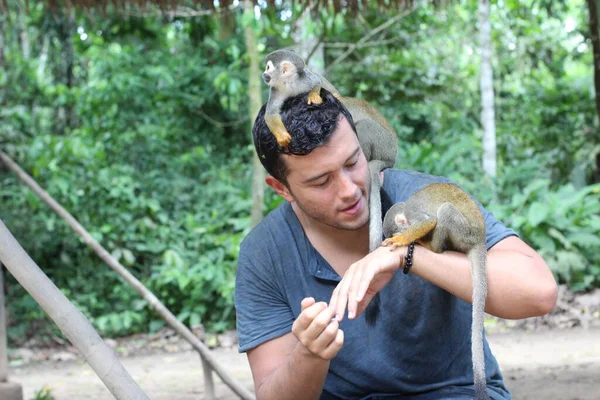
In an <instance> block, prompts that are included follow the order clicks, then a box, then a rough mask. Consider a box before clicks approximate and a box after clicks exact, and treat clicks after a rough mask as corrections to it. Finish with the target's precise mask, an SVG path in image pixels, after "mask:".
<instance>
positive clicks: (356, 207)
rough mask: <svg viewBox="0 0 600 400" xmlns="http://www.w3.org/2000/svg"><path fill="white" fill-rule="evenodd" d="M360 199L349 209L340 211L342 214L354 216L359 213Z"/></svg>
mask: <svg viewBox="0 0 600 400" xmlns="http://www.w3.org/2000/svg"><path fill="white" fill-rule="evenodd" d="M360 206H361V199H358V200H356V202H355V203H354V204H352V205H351V206H350V207H347V208H344V209H342V210H341V212H343V213H344V214H349V215H354V214H356V213H358V212H359V211H360Z"/></svg>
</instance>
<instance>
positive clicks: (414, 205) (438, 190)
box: [365, 183, 489, 400]
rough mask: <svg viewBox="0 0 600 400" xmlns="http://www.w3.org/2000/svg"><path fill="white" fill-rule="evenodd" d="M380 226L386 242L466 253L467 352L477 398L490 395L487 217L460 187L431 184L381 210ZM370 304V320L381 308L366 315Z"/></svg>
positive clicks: (439, 251) (375, 317)
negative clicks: (485, 345) (469, 318)
mask: <svg viewBox="0 0 600 400" xmlns="http://www.w3.org/2000/svg"><path fill="white" fill-rule="evenodd" d="M383 231H384V234H385V236H386V237H387V238H388V239H386V240H385V241H384V242H383V245H384V246H391V247H401V246H408V245H409V244H411V243H413V242H417V243H419V244H420V245H422V246H423V247H426V248H428V249H429V250H431V251H434V252H436V253H441V252H442V251H443V250H444V249H445V248H447V249H449V250H455V251H460V252H463V253H466V254H467V256H468V257H469V260H470V261H471V279H472V281H473V297H472V303H473V321H472V324H471V353H472V360H473V379H474V384H475V398H476V399H477V400H489V396H488V394H487V389H486V388H487V385H486V377H485V356H484V352H483V318H484V310H485V298H486V296H487V278H486V257H487V247H486V234H485V221H484V219H483V215H482V214H481V211H480V210H479V207H478V206H477V204H476V203H475V202H474V201H473V199H471V197H469V195H468V194H467V193H466V192H464V191H463V190H462V189H460V188H459V187H458V186H456V185H453V184H449V183H435V184H431V185H428V186H426V187H425V188H423V189H421V190H419V191H417V192H416V193H414V194H413V195H412V196H410V197H409V198H408V200H406V202H404V203H396V204H394V205H393V206H392V207H391V208H390V209H389V211H388V212H387V213H386V214H385V219H384V221H383ZM444 247H445V248H444ZM378 295H379V294H377V295H376V296H378ZM370 306H371V305H370V304H369V306H368V307H367V314H365V317H366V318H367V321H368V322H369V319H371V322H370V323H371V324H373V323H374V322H375V320H376V319H377V312H378V311H379V308H376V309H373V310H371V315H369V310H368V308H369V307H370ZM373 312H374V313H375V314H373Z"/></svg>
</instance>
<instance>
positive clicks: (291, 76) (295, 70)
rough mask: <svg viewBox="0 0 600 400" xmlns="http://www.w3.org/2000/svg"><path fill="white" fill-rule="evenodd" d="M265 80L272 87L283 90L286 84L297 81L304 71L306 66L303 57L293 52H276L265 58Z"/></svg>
mask: <svg viewBox="0 0 600 400" xmlns="http://www.w3.org/2000/svg"><path fill="white" fill-rule="evenodd" d="M265 63H266V67H265V72H263V80H264V81H265V83H266V84H267V85H269V86H270V87H275V88H281V87H284V86H285V85H286V83H291V82H294V81H296V79H297V75H298V74H299V73H302V72H303V71H304V68H305V66H306V64H305V63H304V60H303V59H302V57H300V56H299V55H298V54H296V53H294V52H293V51H289V50H276V51H274V52H272V53H271V54H269V55H268V56H266V57H265Z"/></svg>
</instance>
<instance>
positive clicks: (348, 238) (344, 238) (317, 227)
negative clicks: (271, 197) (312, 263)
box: [292, 203, 369, 255]
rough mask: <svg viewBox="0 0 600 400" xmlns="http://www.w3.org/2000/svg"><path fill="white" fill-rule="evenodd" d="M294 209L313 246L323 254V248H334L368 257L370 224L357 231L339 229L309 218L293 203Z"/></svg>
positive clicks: (338, 250) (337, 250)
mask: <svg viewBox="0 0 600 400" xmlns="http://www.w3.org/2000/svg"><path fill="white" fill-rule="evenodd" d="M292 209H293V210H294V213H295V214H296V216H297V217H298V220H299V221H300V225H302V228H303V229H304V232H305V234H306V236H307V237H308V239H309V240H310V242H311V243H312V245H313V246H314V247H315V248H316V249H317V250H318V251H319V252H321V248H322V246H327V247H333V248H334V249H335V250H336V252H340V251H341V252H351V253H357V252H358V253H360V254H364V255H366V254H367V253H368V251H369V224H368V223H367V224H365V225H364V226H363V227H361V228H359V229H357V230H347V229H339V228H335V227H333V226H330V225H326V224H324V223H322V222H320V221H317V220H315V219H313V218H310V217H309V216H307V215H306V214H305V213H304V212H302V210H300V208H299V207H298V206H297V205H296V204H295V203H292Z"/></svg>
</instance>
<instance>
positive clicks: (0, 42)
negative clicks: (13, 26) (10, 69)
mask: <svg viewBox="0 0 600 400" xmlns="http://www.w3.org/2000/svg"><path fill="white" fill-rule="evenodd" d="M4 18H5V17H4V15H2V14H0V74H2V76H4V74H6V62H5V60H4ZM0 105H1V106H5V105H6V89H5V88H4V84H3V83H2V82H1V80H0Z"/></svg>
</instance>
